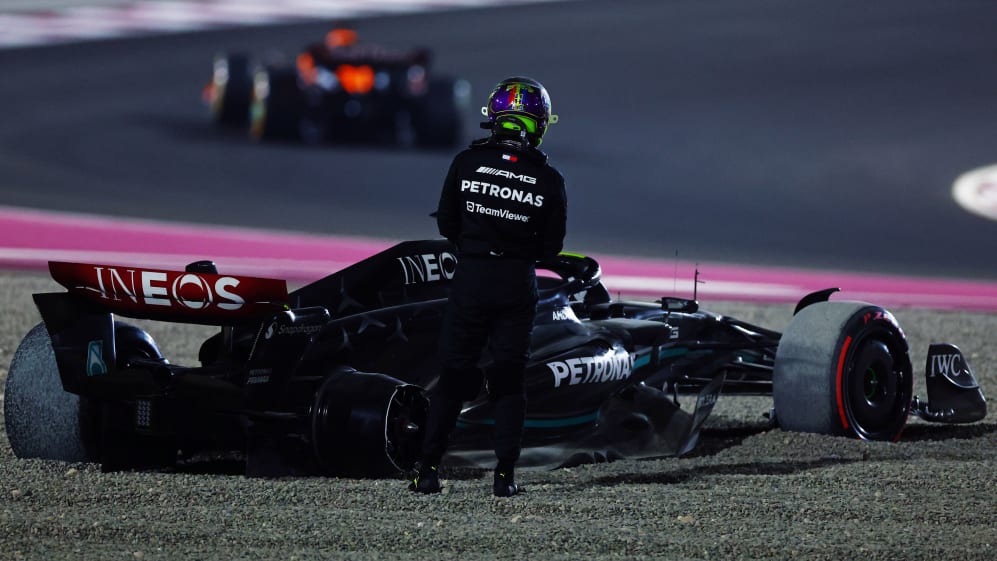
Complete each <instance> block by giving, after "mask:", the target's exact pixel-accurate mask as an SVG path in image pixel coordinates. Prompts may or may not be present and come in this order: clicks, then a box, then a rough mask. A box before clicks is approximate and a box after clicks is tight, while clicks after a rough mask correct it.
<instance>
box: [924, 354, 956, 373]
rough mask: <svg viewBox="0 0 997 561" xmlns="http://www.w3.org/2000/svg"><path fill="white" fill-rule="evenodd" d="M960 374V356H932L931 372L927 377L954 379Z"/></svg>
mask: <svg viewBox="0 0 997 561" xmlns="http://www.w3.org/2000/svg"><path fill="white" fill-rule="evenodd" d="M960 374H962V356H961V355H959V354H958V353H955V354H948V355H933V356H932V357H931V372H929V373H928V375H929V376H939V375H941V376H945V377H946V378H948V377H950V376H951V377H956V376H959V375H960Z"/></svg>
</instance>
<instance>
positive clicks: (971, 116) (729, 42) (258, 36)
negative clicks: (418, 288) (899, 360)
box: [0, 0, 997, 280]
mask: <svg viewBox="0 0 997 561" xmlns="http://www.w3.org/2000/svg"><path fill="white" fill-rule="evenodd" d="M330 23H331V22H321V23H314V24H303V25H283V26H275V27H265V28H264V27H259V28H239V29H228V30H222V31H213V32H206V33H197V34H179V35H168V36H154V37H151V38H148V37H147V38H142V39H122V40H112V41H102V42H96V43H85V44H77V45H64V46H55V47H47V48H41V49H24V50H9V51H0V204H2V205H15V206H28V207H38V208H48V209H56V210H70V211H79V212H91V213H102V214H111V215H127V216H139V217H150V218H159V219H168V220H176V221H189V222H203V223H211V224H224V225H245V226H253V227H265V228H278V229H286V230H297V231H307V232H320V233H334V234H351V235H364V236H375V237H381V238H392V239H401V238H421V237H432V236H435V235H436V230H435V224H434V223H433V222H432V221H431V220H429V219H428V218H427V214H428V213H429V212H430V211H431V210H433V209H434V208H435V205H436V200H437V196H438V190H439V186H440V182H441V180H442V177H443V175H444V173H445V171H446V167H447V165H448V163H449V160H450V157H451V156H452V151H440V152H433V151H419V150H410V149H394V148H377V147H328V146H323V147H306V146H295V145H287V144H281V145H257V144H253V143H251V142H249V141H248V140H247V139H246V138H245V137H243V136H242V135H240V134H234V133H231V132H226V131H220V130H217V129H215V128H213V127H212V126H211V125H210V122H209V115H208V112H207V109H206V107H205V106H203V105H202V104H201V101H200V92H201V89H202V87H203V86H204V85H205V84H206V83H207V81H208V79H209V78H210V71H211V59H212V55H213V54H214V53H216V52H218V51H226V50H247V51H249V52H252V53H256V54H260V55H265V54H267V53H273V52H284V53H288V54H293V53H295V52H296V50H297V49H298V48H300V47H302V46H303V45H304V44H305V43H306V42H309V41H311V40H314V39H318V38H320V37H321V36H322V34H323V33H324V32H325V31H326V30H327V29H328V27H329V25H330ZM356 23H357V24H358V26H359V29H360V32H361V37H362V38H366V39H367V40H369V41H376V42H381V43H386V44H388V45H393V46H399V47H408V46H414V45H425V46H429V47H431V48H433V49H434V50H435V52H436V54H437V58H436V68H437V70H438V71H439V72H443V73H449V74H454V75H457V76H460V77H463V78H466V79H467V80H469V81H470V83H471V85H472V88H473V98H472V100H473V104H472V105H473V107H472V111H471V112H470V113H469V115H468V123H467V130H468V135H469V137H470V135H477V134H479V133H480V131H479V129H477V127H476V124H477V122H478V120H479V117H478V114H477V108H478V107H479V106H480V105H481V104H483V102H484V100H485V97H486V96H487V94H488V92H489V90H490V89H491V86H492V85H494V83H495V82H497V81H498V80H500V79H501V78H503V77H505V76H507V75H512V74H526V75H530V76H533V77H535V78H537V79H539V80H541V81H542V82H543V83H544V84H545V85H546V86H547V87H548V89H549V90H550V93H551V96H552V99H553V105H554V112H555V113H558V114H559V115H560V116H561V123H559V124H557V125H555V126H553V127H552V128H551V130H550V132H549V133H548V135H547V138H546V141H545V143H544V148H545V149H546V150H547V151H548V152H549V153H550V154H551V158H552V162H553V163H554V164H555V165H556V166H558V167H559V168H560V169H561V171H562V172H563V173H564V175H565V176H566V179H567V183H568V189H569V236H568V247H569V248H570V249H573V250H577V251H590V252H600V253H610V252H613V253H617V254H621V255H641V256H651V257H662V258H673V257H674V255H675V253H676V252H678V254H679V256H680V258H682V259H684V260H689V261H691V260H697V261H705V260H712V261H727V262H735V263H749V264H762V265H791V266H799V267H807V268H825V269H826V268H834V269H849V270H855V271H874V272H880V273H900V274H913V275H931V276H944V277H963V278H980V279H991V280H992V279H997V223H995V222H991V221H987V220H985V219H983V218H980V217H977V216H975V215H971V214H969V213H967V212H965V211H963V210H962V209H961V208H960V207H959V206H958V205H957V204H956V203H955V202H954V201H953V200H952V198H951V195H950V190H951V186H952V183H953V181H954V180H955V178H956V177H958V176H959V175H960V174H961V173H963V172H965V171H968V170H970V169H972V168H976V167H979V166H983V165H988V164H990V163H992V162H994V161H997V33H995V32H994V30H995V29H997V3H995V2H993V1H992V0H981V1H953V0H947V1H945V2H938V1H937V0H915V1H909V0H887V1H878V2H866V1H857V0H853V1H837V2H821V1H818V0H803V1H801V0H779V1H776V0H769V1H753V2H743V1H740V0H720V1H710V2H692V1H684V0H677V1H659V0H647V1H612V2H611V1H579V2H566V3H551V4H541V5H536V6H514V7H498V8H488V9H476V10H467V11H461V12H449V13H433V14H422V15H406V16H396V17H384V18H378V19H368V20H357V21H356Z"/></svg>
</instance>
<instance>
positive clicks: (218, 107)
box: [210, 54, 253, 127]
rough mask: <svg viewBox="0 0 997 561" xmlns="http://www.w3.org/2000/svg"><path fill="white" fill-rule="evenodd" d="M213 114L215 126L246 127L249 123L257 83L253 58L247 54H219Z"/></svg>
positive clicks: (213, 78)
mask: <svg viewBox="0 0 997 561" xmlns="http://www.w3.org/2000/svg"><path fill="white" fill-rule="evenodd" d="M211 82H212V86H211V87H212V88H213V93H212V95H211V100H210V102H211V114H212V116H213V117H214V120H215V123H217V124H219V125H224V126H233V127H244V126H246V124H247V123H249V107H250V99H251V97H252V90H253V80H252V76H251V75H250V72H249V57H248V56H246V55H244V54H229V55H218V56H216V57H215V62H214V72H213V75H212V79H211Z"/></svg>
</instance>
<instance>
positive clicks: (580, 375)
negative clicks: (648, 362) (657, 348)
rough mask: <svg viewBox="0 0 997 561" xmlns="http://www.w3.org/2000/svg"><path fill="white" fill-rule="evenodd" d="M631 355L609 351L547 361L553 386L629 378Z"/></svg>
mask: <svg viewBox="0 0 997 561" xmlns="http://www.w3.org/2000/svg"><path fill="white" fill-rule="evenodd" d="M633 366H634V360H633V356H631V355H630V353H628V352H626V351H611V352H609V353H606V354H604V355H599V356H587V357H580V358H569V359H568V360H564V361H560V360H559V361H553V362H548V363H547V368H550V371H551V374H553V375H554V387H555V388H559V387H561V383H562V382H564V381H567V385H569V386H574V385H577V384H599V383H603V382H612V381H615V380H625V379H627V378H630V374H631V373H632V372H633Z"/></svg>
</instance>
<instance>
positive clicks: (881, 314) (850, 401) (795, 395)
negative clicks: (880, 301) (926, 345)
mask: <svg viewBox="0 0 997 561" xmlns="http://www.w3.org/2000/svg"><path fill="white" fill-rule="evenodd" d="M912 392H913V372H912V368H911V362H910V356H909V354H908V347H907V340H906V338H905V336H904V334H903V331H902V330H901V329H900V326H899V325H898V324H897V321H896V319H895V318H894V317H893V315H892V314H890V312H888V311H886V310H885V309H883V308H881V307H879V306H874V305H871V304H866V303H862V302H820V303H816V304H812V305H810V306H807V307H806V308H803V309H802V310H800V312H799V313H797V315H796V316H795V317H794V318H793V320H792V321H791V322H790V324H789V326H788V327H787V328H786V331H785V333H784V334H783V335H782V339H781V340H780V342H779V348H778V351H777V353H776V360H775V368H774V371H773V375H772V393H773V401H774V409H775V415H776V420H777V422H778V424H779V426H780V427H781V428H782V429H783V430H788V431H799V432H811V433H818V434H830V435H840V436H852V437H856V438H860V439H863V440H891V441H892V440H897V439H898V438H900V434H901V432H902V431H903V429H904V426H906V423H907V416H908V414H909V413H910V403H911V394H912Z"/></svg>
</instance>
